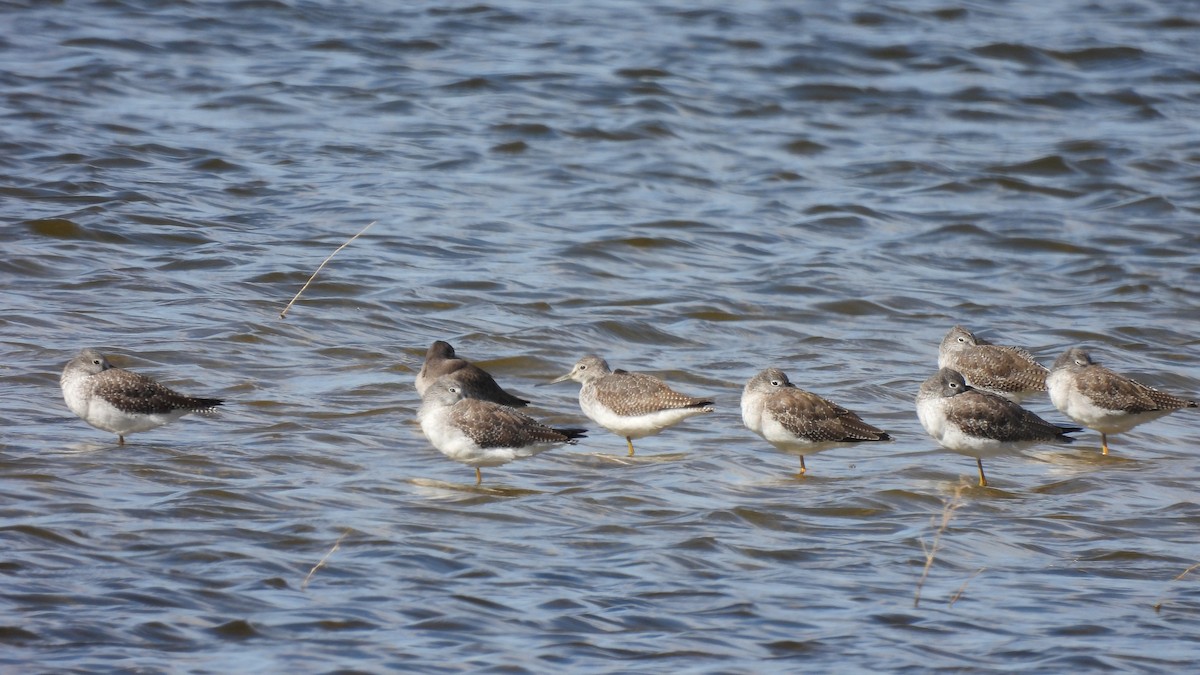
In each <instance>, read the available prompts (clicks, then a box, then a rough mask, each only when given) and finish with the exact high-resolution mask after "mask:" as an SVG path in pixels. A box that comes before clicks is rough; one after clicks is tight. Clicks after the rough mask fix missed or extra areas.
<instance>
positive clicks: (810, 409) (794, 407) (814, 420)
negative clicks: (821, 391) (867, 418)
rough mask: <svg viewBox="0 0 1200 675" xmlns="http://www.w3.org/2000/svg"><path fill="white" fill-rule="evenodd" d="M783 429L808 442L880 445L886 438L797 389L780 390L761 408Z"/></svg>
mask: <svg viewBox="0 0 1200 675" xmlns="http://www.w3.org/2000/svg"><path fill="white" fill-rule="evenodd" d="M763 412H764V414H769V415H771V416H772V417H773V418H774V419H775V420H776V421H777V422H779V424H780V425H782V426H783V428H784V429H787V430H788V431H789V432H790V433H792V434H794V435H795V436H797V437H799V438H804V439H806V440H809V441H814V442H819V441H882V440H887V439H888V438H889V436H888V435H887V433H886V432H884V431H883V430H882V429H879V428H876V427H874V426H871V425H870V424H867V423H866V422H864V421H863V419H862V418H861V417H859V416H858V415H857V414H855V413H854V412H852V411H850V410H847V409H846V408H843V407H841V406H839V405H836V404H834V403H831V402H829V401H827V400H825V399H823V398H821V397H820V396H817V395H816V394H813V393H811V392H807V391H804V390H801V389H781V390H779V391H778V392H776V393H775V394H774V395H772V396H771V397H770V399H769V400H768V401H767V402H766V404H765V405H764V407H763Z"/></svg>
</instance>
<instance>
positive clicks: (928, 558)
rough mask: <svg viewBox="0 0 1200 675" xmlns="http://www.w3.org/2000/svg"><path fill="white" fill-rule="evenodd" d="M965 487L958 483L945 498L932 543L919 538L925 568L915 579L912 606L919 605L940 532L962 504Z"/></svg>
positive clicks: (938, 544) (940, 536)
mask: <svg viewBox="0 0 1200 675" xmlns="http://www.w3.org/2000/svg"><path fill="white" fill-rule="evenodd" d="M967 487H968V486H967V484H966V483H960V484H959V486H958V487H957V488H955V489H954V496H953V497H951V498H950V499H947V500H945V505H944V506H943V507H942V523H941V525H940V526H938V529H937V532H936V533H935V534H934V535H933V544H932V545H927V544H926V543H925V540H924V539H922V540H921V550H923V551H924V552H925V568H924V569H922V570H921V578H920V579H918V580H917V591H916V594H915V595H914V596H913V607H914V608H916V607H920V606H921V588H922V587H923V586H924V585H925V577H928V576H929V568H931V567H933V560H934V558H935V557H936V556H937V551H938V548H940V547H941V544H942V533H943V532H945V531H946V528H947V527H949V526H950V519H951V518H953V517H954V512H955V510H957V509H958V507H960V506H962V505H963V501H962V494H963V491H964V490H966V489H967ZM933 523H934V521H933V520H932V519H930V522H929V524H930V525H932V524H933Z"/></svg>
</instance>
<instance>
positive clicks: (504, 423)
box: [450, 398, 584, 448]
mask: <svg viewBox="0 0 1200 675" xmlns="http://www.w3.org/2000/svg"><path fill="white" fill-rule="evenodd" d="M450 421H451V423H452V424H453V425H454V426H456V427H458V428H459V429H462V431H463V433H465V434H467V436H468V437H470V439H471V440H472V441H473V442H474V443H475V444H477V445H478V446H479V447H481V448H523V447H526V446H529V445H538V444H542V443H571V444H574V443H575V441H574V440H573V439H575V438H578V437H580V436H582V435H583V433H584V432H583V430H582V429H552V428H550V427H548V426H546V425H544V424H542V423H541V422H538V421H537V420H535V419H533V418H532V417H530V416H528V415H525V414H524V413H521V412H518V411H516V410H513V409H512V408H509V407H507V406H502V405H499V404H497V403H493V402H491V401H482V400H478V399H471V398H466V399H463V400H461V401H459V402H458V403H455V404H454V407H453V409H452V410H451V411H450Z"/></svg>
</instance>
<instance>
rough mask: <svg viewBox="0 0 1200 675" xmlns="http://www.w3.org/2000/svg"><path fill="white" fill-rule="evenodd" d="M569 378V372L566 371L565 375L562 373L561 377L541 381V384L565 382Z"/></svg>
mask: <svg viewBox="0 0 1200 675" xmlns="http://www.w3.org/2000/svg"><path fill="white" fill-rule="evenodd" d="M569 379H571V374H570V373H567V374H566V375H563V376H562V377H558V378H555V379H553V380H550V381H549V382H543V383H542V384H558V383H559V382H566V381H567V380H569Z"/></svg>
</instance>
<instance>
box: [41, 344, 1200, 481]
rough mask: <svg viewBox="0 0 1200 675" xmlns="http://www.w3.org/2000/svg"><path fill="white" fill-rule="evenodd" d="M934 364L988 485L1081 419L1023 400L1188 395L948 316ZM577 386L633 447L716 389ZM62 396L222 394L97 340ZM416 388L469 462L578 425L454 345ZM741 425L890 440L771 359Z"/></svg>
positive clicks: (784, 446)
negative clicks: (1045, 362) (507, 385)
mask: <svg viewBox="0 0 1200 675" xmlns="http://www.w3.org/2000/svg"><path fill="white" fill-rule="evenodd" d="M938 368H939V370H938V371H937V372H936V373H934V374H933V375H932V376H930V377H929V378H928V379H927V380H925V382H924V383H923V384H922V385H921V388H920V391H919V393H918V394H917V399H916V405H917V417H918V418H919V419H920V421H921V425H922V426H923V427H924V428H925V430H926V431H927V432H928V433H929V435H930V436H932V437H933V438H934V439H935V440H937V441H938V443H940V444H941V445H942V446H943V447H945V448H947V449H949V450H952V451H954V452H958V453H962V454H965V455H969V456H973V457H975V458H976V462H977V465H978V468H979V484H980V485H987V479H986V477H985V476H984V473H983V458H984V457H990V456H994V455H997V454H1002V453H1010V452H1015V451H1018V450H1020V449H1022V448H1025V447H1028V446H1030V445H1033V444H1037V443H1044V442H1053V441H1066V442H1069V441H1071V440H1072V439H1071V438H1070V437H1069V436H1068V435H1067V434H1069V433H1072V432H1075V431H1081V428H1080V427H1072V426H1064V425H1057V424H1053V423H1051V422H1047V421H1046V420H1043V419H1042V418H1040V417H1038V416H1037V415H1035V414H1034V413H1032V412H1030V411H1028V410H1026V409H1025V408H1022V407H1021V406H1020V402H1021V401H1022V400H1023V399H1024V398H1025V397H1027V396H1030V395H1033V394H1036V393H1039V392H1044V391H1048V392H1049V394H1050V400H1051V402H1053V404H1054V406H1055V407H1057V408H1058V409H1059V410H1060V411H1061V412H1062V413H1063V414H1065V415H1066V416H1067V417H1070V418H1071V419H1072V420H1074V421H1075V422H1077V423H1078V424H1081V425H1083V426H1085V427H1088V428H1090V429H1095V430H1096V431H1099V432H1100V435H1101V436H1100V437H1101V447H1102V450H1103V452H1104V454H1108V435H1109V434H1115V433H1120V432H1123V431H1128V430H1130V429H1132V428H1133V427H1135V426H1137V425H1138V424H1141V423H1143V422H1146V421H1149V420H1152V419H1155V418H1157V417H1160V416H1162V415H1166V414H1167V413H1170V412H1172V411H1174V410H1178V409H1180V408H1184V407H1190V408H1194V407H1196V402H1195V401H1189V400H1185V399H1183V398H1179V397H1177V396H1172V395H1170V394H1167V393H1164V392H1161V391H1158V390H1156V389H1153V388H1151V387H1148V386H1146V385H1143V384H1141V383H1139V382H1136V381H1134V380H1131V379H1129V378H1127V377H1125V376H1123V375H1119V374H1117V373H1115V372H1113V371H1111V370H1109V369H1107V368H1105V367H1103V366H1101V365H1099V364H1097V363H1096V362H1095V361H1093V360H1092V358H1091V357H1090V356H1089V355H1088V353H1087V352H1086V351H1084V350H1083V349H1081V348H1079V347H1073V348H1071V349H1068V350H1067V351H1066V352H1065V353H1064V354H1063V355H1062V356H1060V357H1059V358H1058V360H1057V361H1055V363H1054V366H1053V368H1051V369H1047V368H1045V367H1044V366H1042V365H1041V364H1039V363H1038V362H1037V361H1036V360H1035V359H1034V357H1033V355H1032V354H1030V353H1029V352H1028V351H1027V350H1025V349H1022V348H1020V347H1011V346H1004V345H993V344H991V343H989V342H987V341H985V340H982V339H979V338H976V337H975V336H974V335H973V334H972V333H971V332H970V331H968V330H966V329H965V328H962V327H961V326H955V327H954V328H952V329H951V330H950V332H949V333H948V334H947V335H946V337H945V339H944V340H943V341H942V344H941V348H940V350H939V354H938ZM565 380H574V381H576V382H579V383H580V384H582V387H581V389H580V392H579V405H580V408H582V410H583V412H584V414H585V415H587V416H588V417H589V418H591V419H592V420H593V421H594V422H596V423H597V424H599V425H600V426H602V427H604V428H605V429H607V430H609V431H611V432H613V433H615V434H617V435H619V436H621V437H623V438H624V439H625V442H626V444H627V446H628V450H629V454H630V455H631V456H632V455H633V454H634V449H633V439H635V438H644V437H646V436H652V435H654V434H657V433H659V432H661V431H663V430H665V429H667V428H669V427H672V426H675V425H676V424H679V423H680V422H682V421H683V420H685V419H687V418H689V417H693V416H695V415H699V414H703V413H709V412H712V411H713V404H714V402H713V399H711V398H705V397H694V396H685V395H684V394H680V393H678V392H676V391H674V390H672V389H671V388H670V387H668V386H667V385H666V384H665V383H664V382H663V381H662V380H660V379H659V378H657V377H654V376H652V375H648V374H645V373H632V372H627V371H624V370H619V369H618V370H612V369H610V368H609V366H608V363H606V362H605V361H604V359H602V358H599V357H597V356H585V357H583V358H582V359H580V360H579V361H578V362H577V363H576V364H575V366H574V367H573V368H572V369H571V372H569V373H567V374H565V375H563V376H562V377H559V378H558V379H556V380H553V381H552V382H549V383H547V384H554V383H557V382H563V381H565ZM61 385H62V391H63V398H64V399H65V400H66V402H67V406H68V407H69V408H70V409H71V410H72V411H73V412H74V413H75V414H76V415H79V416H80V417H81V418H83V419H84V420H85V421H87V422H88V423H89V424H91V425H92V426H94V427H97V428H99V429H103V430H105V431H110V432H113V433H116V434H117V435H118V439H119V441H120V442H121V443H124V442H125V436H126V435H127V434H131V433H134V432H138V431H146V430H148V429H153V428H155V427H158V426H161V425H163V424H167V423H168V422H171V421H174V420H176V419H178V418H180V417H182V416H183V415H186V414H188V413H190V412H207V411H211V410H212V409H213V408H215V407H216V406H219V405H221V403H222V401H221V400H220V399H216V398H196V397H190V396H183V395H181V394H178V393H176V392H174V391H172V390H171V389H169V388H167V387H165V386H163V385H162V384H159V383H158V382H156V381H154V380H152V379H150V378H148V377H146V376H144V375H140V374H138V373H134V372H131V371H128V370H123V369H120V368H114V367H112V365H111V364H110V363H109V362H108V360H107V359H105V357H104V356H103V355H102V354H100V353H99V352H98V351H96V350H94V349H85V350H83V351H82V352H80V353H79V355H78V356H76V357H75V358H74V359H72V360H71V361H70V363H68V364H67V366H66V368H64V369H63V373H62V378H61ZM416 386H417V391H418V392H419V393H420V394H421V399H422V402H421V407H420V410H419V411H418V413H417V419H418V421H419V423H420V426H421V431H422V432H423V433H424V434H425V436H426V437H427V438H428V439H429V441H430V443H432V444H433V445H434V447H436V448H437V449H438V450H440V451H441V452H442V453H444V454H445V455H446V456H447V457H449V458H451V459H453V460H456V461H459V462H462V463H464V464H467V465H469V466H472V467H474V468H475V478H476V483H480V482H482V480H483V476H482V473H481V471H480V468H481V467H487V466H499V465H501V464H506V463H508V462H511V461H513V460H514V459H519V458H523V457H530V456H533V455H536V454H538V453H540V452H542V451H544V450H547V449H549V448H551V447H554V446H557V445H561V444H564V443H567V444H575V443H576V442H577V441H576V439H578V438H580V437H582V436H583V435H584V434H585V433H586V430H584V429H578V428H557V427H550V426H547V425H545V424H542V423H541V422H538V421H537V420H535V419H533V418H532V417H530V416H528V415H526V414H525V413H523V412H521V411H519V410H517V408H520V407H523V406H525V405H528V403H529V402H528V401H526V400H525V399H522V398H519V397H517V396H514V395H512V394H510V393H508V392H506V391H505V390H504V389H502V388H501V387H500V386H499V385H498V384H496V381H495V379H494V378H492V376H491V375H489V374H488V373H487V372H486V371H484V370H483V369H481V368H479V367H478V366H476V365H474V364H472V363H470V362H468V361H466V360H464V359H461V358H458V357H457V355H456V354H455V353H454V348H453V347H451V346H450V344H448V343H446V342H443V341H441V340H439V341H437V342H434V343H433V345H432V346H430V347H429V350H428V352H427V353H426V355H425V362H424V364H423V365H422V367H421V370H420V372H419V373H418V374H417V378H416ZM741 410H742V421H743V422H744V423H745V425H746V427H747V428H749V429H750V430H751V431H753V432H755V433H756V434H759V435H760V436H762V437H763V438H764V439H766V440H767V441H768V442H769V443H771V444H772V445H773V446H775V447H776V448H779V449H780V450H783V451H785V452H789V453H792V454H797V455H799V456H800V474H801V475H803V474H804V473H805V472H806V471H807V467H806V466H805V463H804V457H805V456H806V455H813V454H816V453H818V452H821V451H823V450H828V449H829V448H832V447H836V446H839V445H844V444H847V443H857V442H870V441H886V440H890V439H891V436H890V435H889V434H888V433H887V432H886V431H884V430H882V429H879V428H877V427H875V426H872V425H871V424H868V423H867V422H865V421H863V419H862V418H861V417H859V416H858V415H857V414H856V413H854V412H852V411H850V410H847V409H846V408H843V407H841V406H839V405H837V404H835V403H832V402H830V401H828V400H826V399H824V398H822V397H821V396H818V395H817V394H813V393H811V392H807V391H804V390H802V389H799V388H797V387H796V386H795V385H794V384H792V383H791V381H790V380H789V379H788V376H787V375H786V374H785V373H784V372H783V371H782V370H780V369H778V368H767V369H766V370H763V371H761V372H759V373H758V374H756V375H755V376H754V377H752V378H750V380H749V381H748V382H747V383H746V385H745V387H744V389H743V390H742V399H741Z"/></svg>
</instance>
